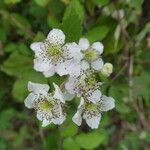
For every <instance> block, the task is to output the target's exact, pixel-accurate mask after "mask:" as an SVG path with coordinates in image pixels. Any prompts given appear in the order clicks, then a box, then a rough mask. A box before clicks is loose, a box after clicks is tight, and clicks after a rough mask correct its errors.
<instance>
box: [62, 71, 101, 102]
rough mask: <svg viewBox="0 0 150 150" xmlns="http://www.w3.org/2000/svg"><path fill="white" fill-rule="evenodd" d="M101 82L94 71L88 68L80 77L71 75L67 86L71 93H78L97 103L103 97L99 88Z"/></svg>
mask: <svg viewBox="0 0 150 150" xmlns="http://www.w3.org/2000/svg"><path fill="white" fill-rule="evenodd" d="M101 84H102V83H101V82H97V80H96V77H95V75H94V72H93V71H92V70H88V71H86V72H84V73H82V74H81V75H80V76H78V77H69V80H68V82H67V83H66V84H65V88H66V90H67V91H68V92H69V93H70V94H77V96H79V97H84V98H86V99H88V100H89V101H91V102H93V103H96V102H97V101H99V99H100V97H101V91H100V90H99V86H100V85H101Z"/></svg>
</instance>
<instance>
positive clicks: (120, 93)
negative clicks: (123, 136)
mask: <svg viewBox="0 0 150 150" xmlns="http://www.w3.org/2000/svg"><path fill="white" fill-rule="evenodd" d="M128 90H129V89H128V87H127V86H125V85H124V84H121V83H120V84H115V85H114V86H112V87H111V89H110V95H111V96H112V97H113V98H114V99H115V104H116V107H115V109H116V110H117V111H118V112H119V113H129V112H130V111H131V110H130V107H129V106H128V105H127V104H126V103H125V101H124V100H125V99H127V98H128Z"/></svg>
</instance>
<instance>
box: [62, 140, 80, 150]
mask: <svg viewBox="0 0 150 150" xmlns="http://www.w3.org/2000/svg"><path fill="white" fill-rule="evenodd" d="M63 148H64V150H80V147H79V146H78V145H77V143H76V142H75V140H74V139H72V138H70V137H69V138H66V139H65V140H64V142H63Z"/></svg>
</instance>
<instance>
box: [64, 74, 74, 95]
mask: <svg viewBox="0 0 150 150" xmlns="http://www.w3.org/2000/svg"><path fill="white" fill-rule="evenodd" d="M74 82H75V78H74V77H69V80H68V82H67V83H66V84H65V88H66V90H67V91H68V92H69V93H70V94H75V91H74V88H75V83H74Z"/></svg>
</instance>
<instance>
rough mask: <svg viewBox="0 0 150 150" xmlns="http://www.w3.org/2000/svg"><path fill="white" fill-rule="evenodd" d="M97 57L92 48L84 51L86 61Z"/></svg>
mask: <svg viewBox="0 0 150 150" xmlns="http://www.w3.org/2000/svg"><path fill="white" fill-rule="evenodd" d="M97 58H98V54H97V52H96V51H94V50H93V49H89V50H87V51H86V52H85V59H86V60H87V61H94V60H96V59H97Z"/></svg>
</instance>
